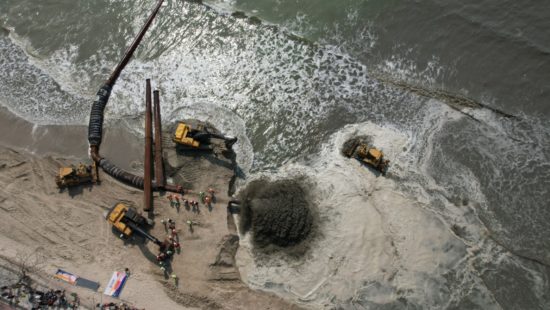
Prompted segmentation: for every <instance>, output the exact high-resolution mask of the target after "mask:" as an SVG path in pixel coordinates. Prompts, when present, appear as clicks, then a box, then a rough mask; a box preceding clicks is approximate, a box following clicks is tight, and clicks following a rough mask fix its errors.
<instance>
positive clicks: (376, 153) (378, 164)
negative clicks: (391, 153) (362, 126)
mask: <svg viewBox="0 0 550 310" xmlns="http://www.w3.org/2000/svg"><path fill="white" fill-rule="evenodd" d="M342 153H343V155H344V156H346V157H349V158H355V159H357V160H359V161H360V162H362V163H365V164H367V165H369V166H371V167H373V168H374V169H376V170H378V171H380V173H382V175H386V172H387V170H388V164H389V163H390V161H389V160H387V159H384V153H383V152H382V151H381V150H379V149H377V148H375V147H374V146H371V145H369V142H368V140H367V139H366V138H354V139H351V140H348V141H346V143H344V147H343V149H342Z"/></svg>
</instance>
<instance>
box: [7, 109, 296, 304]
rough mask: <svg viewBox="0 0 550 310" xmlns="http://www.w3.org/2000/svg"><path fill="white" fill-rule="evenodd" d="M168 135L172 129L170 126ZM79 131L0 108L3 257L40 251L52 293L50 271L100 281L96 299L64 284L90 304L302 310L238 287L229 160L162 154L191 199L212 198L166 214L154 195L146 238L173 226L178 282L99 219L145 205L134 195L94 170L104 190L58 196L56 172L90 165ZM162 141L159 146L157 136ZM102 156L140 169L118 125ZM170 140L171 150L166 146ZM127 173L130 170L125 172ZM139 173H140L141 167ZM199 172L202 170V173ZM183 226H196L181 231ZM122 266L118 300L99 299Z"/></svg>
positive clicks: (138, 143) (136, 150) (162, 200)
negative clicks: (205, 194) (126, 274)
mask: <svg viewBox="0 0 550 310" xmlns="http://www.w3.org/2000/svg"><path fill="white" fill-rule="evenodd" d="M167 125H168V124H166V126H165V127H166V128H168V127H169V126H167ZM86 133H87V128H86V127H85V126H71V125H68V126H67V125H65V126H59V125H34V124H32V123H30V122H27V121H25V120H24V119H21V118H19V117H17V116H16V115H14V114H12V113H10V112H9V111H8V110H7V109H6V108H4V107H2V108H0V163H2V164H1V165H0V201H1V202H2V203H1V205H0V252H1V253H2V255H3V256H5V257H6V258H8V259H14V258H16V257H18V255H21V253H32V252H34V251H41V252H43V253H44V255H45V257H46V259H45V266H44V268H43V270H41V271H40V273H41V274H44V275H45V277H46V278H47V279H48V280H49V283H51V284H52V286H57V285H63V286H65V284H64V283H61V282H60V281H58V280H55V279H54V278H53V274H54V273H55V271H56V270H57V268H61V269H63V270H66V271H68V272H71V273H74V274H76V275H79V276H82V277H85V278H88V279H90V280H92V281H97V282H99V283H100V284H101V287H100V288H99V290H98V291H97V292H93V291H89V290H85V289H82V288H77V287H74V286H71V285H68V286H67V287H68V290H71V291H76V292H77V293H78V295H79V296H81V298H83V299H86V300H88V303H89V301H90V300H95V302H97V301H98V300H103V301H104V302H105V301H106V300H114V301H115V302H117V303H118V302H121V301H125V302H128V303H131V304H134V305H135V306H136V307H138V308H146V309H189V308H215V309H236V308H241V309H266V308H271V309H301V306H299V305H296V304H294V303H293V302H291V301H289V300H286V299H283V298H281V297H280V296H277V295H275V294H274V293H269V292H265V291H261V290H254V289H252V288H250V287H249V286H248V285H247V284H245V283H244V282H243V281H242V280H241V276H240V273H239V270H238V264H237V262H236V259H235V252H236V251H237V248H238V244H239V241H238V240H239V236H238V235H237V234H236V232H235V231H233V230H232V229H231V227H229V226H228V217H227V210H226V205H227V203H228V201H229V199H230V197H228V189H229V186H231V184H230V183H231V182H230V180H231V178H232V176H234V173H235V169H234V166H231V165H229V164H227V163H226V164H223V163H222V161H226V162H228V161H230V158H224V157H219V158H218V157H216V158H211V156H210V155H204V154H187V153H185V154H179V153H177V152H174V150H173V149H167V148H165V153H164V155H165V156H164V157H165V158H164V160H165V165H167V164H169V165H170V166H171V167H176V168H177V170H175V171H172V175H170V177H171V178H174V179H175V180H178V182H182V181H183V182H184V183H186V184H189V185H186V189H188V190H189V192H187V193H186V194H185V198H186V199H190V200H197V201H199V198H198V196H199V195H198V193H199V191H205V190H206V189H208V188H209V187H212V188H214V189H215V191H216V201H215V203H214V204H213V208H207V207H206V206H205V205H204V204H202V205H201V212H198V213H196V212H192V211H190V210H186V209H185V208H183V207H182V208H181V210H179V209H178V210H176V209H175V208H173V207H170V205H169V203H168V199H167V198H166V194H165V193H162V192H161V193H159V192H155V193H154V194H153V201H154V205H155V206H154V213H153V214H154V217H155V222H156V225H154V227H153V228H152V229H151V230H150V233H151V234H152V235H154V236H156V237H158V238H161V239H163V238H164V237H165V236H166V234H167V232H166V228H165V227H164V226H163V225H162V224H161V223H160V220H161V219H166V218H173V219H175V221H176V223H177V226H176V227H177V230H178V235H179V237H178V238H179V240H180V241H179V242H180V243H181V253H178V254H177V255H175V256H174V258H173V262H172V270H173V272H174V273H175V274H176V275H177V277H178V278H179V279H180V281H179V284H177V285H176V286H174V284H173V281H172V279H171V277H167V275H166V273H164V274H163V272H162V271H161V270H160V269H159V266H158V264H157V263H156V261H155V260H154V259H153V261H150V258H151V255H150V254H153V258H154V255H155V253H156V251H157V249H156V248H155V246H154V245H153V244H151V243H149V242H148V243H145V244H141V243H140V242H136V241H133V240H129V241H123V240H121V239H120V238H119V237H118V234H116V233H113V231H112V226H111V225H110V224H109V223H107V221H105V219H104V218H103V215H102V214H103V212H104V211H105V210H108V209H109V208H110V207H112V206H113V204H114V203H115V202H116V201H128V202H132V203H133V204H134V205H135V206H136V207H137V208H138V210H141V206H142V204H143V193H142V191H141V190H137V189H135V188H132V187H129V186H127V185H124V184H122V183H120V182H118V181H116V180H115V179H113V178H111V177H110V176H108V175H107V174H105V173H103V172H100V175H101V176H100V179H101V184H99V185H82V186H78V187H75V188H71V189H70V190H63V191H60V190H59V189H58V188H57V187H56V185H55V182H54V176H55V175H56V174H57V171H58V169H59V167H60V166H65V165H67V164H77V163H78V160H81V161H84V160H86V161H88V160H89V159H88V155H87V153H86V151H87V147H88V145H87V135H86ZM163 140H164V143H166V139H163ZM104 141H105V142H104V144H103V145H102V146H104V147H102V154H104V155H105V156H106V157H108V158H109V159H110V160H112V161H113V162H116V163H117V164H118V165H120V166H121V167H126V168H128V167H130V165H131V164H132V163H133V161H132V159H135V161H139V163H141V162H142V158H143V145H144V143H143V141H142V139H140V138H139V137H137V136H135V135H133V134H131V133H129V132H127V131H125V130H124V128H122V127H119V128H116V127H115V128H113V127H109V128H107V129H106V130H105V135H104ZM169 143H172V142H171V141H170V142H169ZM130 169H131V168H130ZM138 169H139V167H138ZM205 172H206V173H205ZM187 220H192V221H196V222H198V223H200V225H198V226H197V227H196V228H195V231H194V232H193V231H188V229H187V225H186V224H185V223H186V221H187ZM125 268H129V270H130V271H131V277H130V278H129V280H128V282H127V283H126V284H125V287H124V290H123V292H122V294H121V297H120V299H111V298H109V297H107V296H103V294H102V293H103V289H104V288H105V285H106V284H107V282H108V280H109V278H110V276H111V274H112V272H113V271H121V270H124V269H125Z"/></svg>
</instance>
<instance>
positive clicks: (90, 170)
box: [55, 163, 97, 188]
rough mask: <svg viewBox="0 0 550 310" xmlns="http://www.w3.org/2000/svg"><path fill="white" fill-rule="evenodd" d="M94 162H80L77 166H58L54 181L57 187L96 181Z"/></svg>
mask: <svg viewBox="0 0 550 310" xmlns="http://www.w3.org/2000/svg"><path fill="white" fill-rule="evenodd" d="M96 171H97V170H96V169H95V163H93V164H92V165H84V164H82V163H80V164H79V165H78V167H75V166H74V165H71V166H69V167H61V168H59V174H58V175H56V176H55V183H56V184H57V187H59V188H66V187H71V186H76V185H80V184H85V183H96V182H97V174H96Z"/></svg>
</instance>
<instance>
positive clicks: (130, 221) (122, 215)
mask: <svg viewBox="0 0 550 310" xmlns="http://www.w3.org/2000/svg"><path fill="white" fill-rule="evenodd" d="M104 215H105V219H106V220H107V222H109V223H110V224H111V225H113V227H114V228H115V229H116V230H117V231H118V232H120V236H121V237H122V238H130V237H131V236H132V235H133V234H134V233H137V234H138V235H141V236H143V237H145V238H147V239H149V240H151V241H152V242H154V243H155V244H157V245H160V244H162V243H161V242H160V240H158V239H157V238H155V237H153V236H151V235H150V234H148V233H147V232H146V231H145V230H144V228H145V227H147V226H152V225H153V221H152V220H151V219H148V218H145V217H144V216H143V215H141V214H140V213H139V212H138V211H137V210H136V208H134V207H132V206H130V205H128V204H127V203H125V202H121V201H119V202H117V203H116V204H115V205H114V206H113V207H112V208H111V209H110V210H109V211H107V212H106V213H105V214H104Z"/></svg>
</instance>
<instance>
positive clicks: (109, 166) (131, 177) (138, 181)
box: [97, 158, 185, 194]
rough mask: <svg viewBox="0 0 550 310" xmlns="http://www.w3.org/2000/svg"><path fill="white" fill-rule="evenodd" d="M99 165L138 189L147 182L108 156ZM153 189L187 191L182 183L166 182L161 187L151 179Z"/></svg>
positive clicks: (109, 173)
mask: <svg viewBox="0 0 550 310" xmlns="http://www.w3.org/2000/svg"><path fill="white" fill-rule="evenodd" d="M97 165H98V166H99V167H101V169H103V171H105V173H107V174H108V175H110V176H112V177H113V178H115V179H117V180H119V181H121V182H122V183H125V184H127V185H130V186H133V187H135V188H138V189H143V185H144V184H145V181H144V179H143V177H141V176H138V175H135V174H133V173H130V172H128V171H126V170H124V169H121V168H119V167H117V166H115V165H114V164H113V163H111V162H110V161H109V160H108V159H106V158H101V159H100V160H99V163H98V164H97ZM151 189H152V190H153V191H160V190H166V191H169V192H174V193H181V194H183V193H184V192H185V191H184V190H183V187H182V186H181V185H174V184H164V187H160V186H158V185H157V182H156V181H151Z"/></svg>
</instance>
